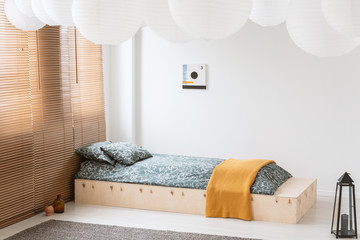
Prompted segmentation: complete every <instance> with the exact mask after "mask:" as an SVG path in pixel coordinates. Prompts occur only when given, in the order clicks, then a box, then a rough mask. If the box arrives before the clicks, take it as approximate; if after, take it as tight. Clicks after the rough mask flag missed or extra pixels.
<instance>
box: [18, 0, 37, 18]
mask: <svg viewBox="0 0 360 240" xmlns="http://www.w3.org/2000/svg"><path fill="white" fill-rule="evenodd" d="M15 3H16V6H17V8H18V9H19V10H20V12H22V13H23V14H25V15H27V16H29V17H33V16H34V12H33V9H32V8H31V0H15Z"/></svg>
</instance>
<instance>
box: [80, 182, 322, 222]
mask: <svg viewBox="0 0 360 240" xmlns="http://www.w3.org/2000/svg"><path fill="white" fill-rule="evenodd" d="M316 184H317V181H316V179H305V178H290V179H289V180H288V181H286V182H285V183H284V184H283V185H281V186H280V187H279V189H278V190H277V191H276V192H275V195H272V196H270V195H261V194H251V208H252V217H253V220H258V221H268V222H282V223H298V222H299V221H300V219H301V218H302V217H303V216H304V215H305V214H306V212H307V211H308V210H309V209H310V208H311V207H312V206H313V205H314V203H315V202H316V195H317V191H316V189H317V185H316ZM205 199H206V190H199V189H190V188H175V187H162V186H152V185H142V184H129V183H117V182H105V181H94V180H84V179H75V202H76V203H83V204H97V205H105V206H116V207H124V208H139V209H147V210H158V211H167V212H177V213H188V214H200V215H205Z"/></svg>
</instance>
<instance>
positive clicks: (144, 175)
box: [76, 154, 292, 195]
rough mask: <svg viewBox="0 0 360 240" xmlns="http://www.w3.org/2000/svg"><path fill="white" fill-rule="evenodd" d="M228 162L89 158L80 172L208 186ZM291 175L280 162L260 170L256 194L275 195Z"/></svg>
mask: <svg viewBox="0 0 360 240" xmlns="http://www.w3.org/2000/svg"><path fill="white" fill-rule="evenodd" d="M222 161H224V159H218V158H204V157H189V156H178V155H166V154H153V157H151V158H147V159H145V160H142V161H139V162H136V163H135V164H133V165H131V166H125V165H121V164H119V163H116V164H115V165H114V166H112V165H110V164H107V163H104V162H98V161H92V160H88V161H85V162H84V163H83V164H82V166H81V169H80V171H79V172H78V173H77V174H76V178H78V179H91V180H100V181H110V182H124V183H137V184H147V185H157V186H168V187H180V188H194V189H206V187H207V185H208V182H209V180H210V176H211V173H212V171H213V170H214V168H215V167H216V166H217V165H218V164H219V163H221V162H222ZM290 177H292V176H291V174H290V173H288V172H287V171H285V170H284V169H282V168H281V167H280V166H278V165H276V164H268V165H266V166H265V167H263V168H262V169H260V171H259V172H258V174H257V176H256V179H255V181H254V184H253V185H252V187H251V192H252V193H258V194H270V195H272V194H274V192H275V191H276V189H277V188H278V187H279V186H280V185H281V184H282V183H284V182H285V181H286V180H287V179H289V178H290Z"/></svg>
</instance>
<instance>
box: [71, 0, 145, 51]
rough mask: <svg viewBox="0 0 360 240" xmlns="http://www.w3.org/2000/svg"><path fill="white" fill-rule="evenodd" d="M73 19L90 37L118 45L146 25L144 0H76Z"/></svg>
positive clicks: (102, 42) (94, 40) (95, 41)
mask: <svg viewBox="0 0 360 240" xmlns="http://www.w3.org/2000/svg"><path fill="white" fill-rule="evenodd" d="M73 18H74V22H75V24H76V27H77V29H78V30H79V31H80V32H81V34H82V35H83V36H84V37H85V38H87V39H88V40H90V41H92V42H94V43H97V44H109V45H117V44H119V43H121V42H124V41H126V40H127V39H129V38H131V37H132V36H133V35H135V33H136V32H137V31H138V30H139V28H140V27H141V25H142V24H143V5H142V0H76V1H74V4H73Z"/></svg>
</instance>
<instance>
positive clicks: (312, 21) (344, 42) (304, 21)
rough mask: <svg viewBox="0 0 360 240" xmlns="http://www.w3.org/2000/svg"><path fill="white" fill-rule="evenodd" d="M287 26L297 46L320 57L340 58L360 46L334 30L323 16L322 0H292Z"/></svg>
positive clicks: (355, 41) (359, 42) (357, 40)
mask: <svg viewBox="0 0 360 240" xmlns="http://www.w3.org/2000/svg"><path fill="white" fill-rule="evenodd" d="M286 26H287V29H288V32H289V34H290V37H291V38H292V40H293V41H294V42H295V44H296V45H297V46H298V47H299V48H301V49H302V50H304V51H305V52H307V53H310V54H312V55H315V56H318V57H329V56H340V55H343V54H345V53H348V52H350V51H351V50H353V49H354V48H356V47H357V46H358V45H359V44H360V39H356V38H350V37H347V36H345V35H344V34H341V33H339V32H337V31H335V30H334V29H332V28H331V27H330V26H329V25H328V24H327V22H326V21H325V18H324V16H323V14H322V9H321V0H292V1H291V2H290V4H289V11H288V15H287V19H286Z"/></svg>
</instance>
